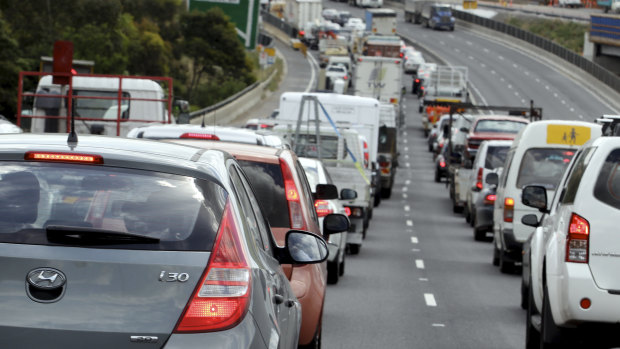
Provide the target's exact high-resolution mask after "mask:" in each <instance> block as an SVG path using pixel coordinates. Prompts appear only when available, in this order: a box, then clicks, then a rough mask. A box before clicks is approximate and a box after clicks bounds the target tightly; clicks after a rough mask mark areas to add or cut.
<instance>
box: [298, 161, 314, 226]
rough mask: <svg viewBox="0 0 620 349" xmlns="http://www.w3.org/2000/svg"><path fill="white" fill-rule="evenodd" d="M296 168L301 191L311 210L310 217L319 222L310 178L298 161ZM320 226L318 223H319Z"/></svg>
mask: <svg viewBox="0 0 620 349" xmlns="http://www.w3.org/2000/svg"><path fill="white" fill-rule="evenodd" d="M295 168H296V171H297V173H299V177H300V178H299V179H300V180H301V190H303V192H304V196H305V197H306V203H307V206H308V207H309V208H310V210H309V211H310V217H311V218H312V219H313V220H314V221H315V222H318V219H319V217H318V216H317V215H316V210H315V209H314V196H313V195H312V192H313V191H312V189H310V185H309V184H308V178H307V177H306V173H305V171H304V170H303V167H302V166H301V164H300V163H299V161H297V162H296V163H295ZM317 224H318V223H317Z"/></svg>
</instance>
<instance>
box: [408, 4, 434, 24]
mask: <svg viewBox="0 0 620 349" xmlns="http://www.w3.org/2000/svg"><path fill="white" fill-rule="evenodd" d="M433 3H435V2H434V1H429V0H405V22H409V23H415V24H420V23H422V8H423V7H424V5H426V4H433Z"/></svg>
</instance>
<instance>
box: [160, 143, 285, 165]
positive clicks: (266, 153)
mask: <svg viewBox="0 0 620 349" xmlns="http://www.w3.org/2000/svg"><path fill="white" fill-rule="evenodd" d="M166 142H170V143H176V144H183V145H188V146H192V147H198V148H202V149H218V150H222V151H225V152H227V153H230V154H231V155H233V156H234V157H235V158H237V159H240V160H255V161H260V162H269V163H277V162H279V158H280V155H281V154H283V153H286V152H291V153H292V151H290V150H286V149H278V148H272V147H263V146H260V145H252V144H243V143H234V142H221V141H208V140H202V139H169V140H166Z"/></svg>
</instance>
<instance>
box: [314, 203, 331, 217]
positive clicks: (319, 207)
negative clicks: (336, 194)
mask: <svg viewBox="0 0 620 349" xmlns="http://www.w3.org/2000/svg"><path fill="white" fill-rule="evenodd" d="M314 209H315V210H316V214H317V216H319V217H325V216H327V215H328V214H330V213H334V210H333V209H332V208H331V206H330V205H329V201H326V200H315V201H314Z"/></svg>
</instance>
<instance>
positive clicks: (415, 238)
mask: <svg viewBox="0 0 620 349" xmlns="http://www.w3.org/2000/svg"><path fill="white" fill-rule="evenodd" d="M411 243H412V244H417V243H418V238H417V237H415V236H412V237H411Z"/></svg>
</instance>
